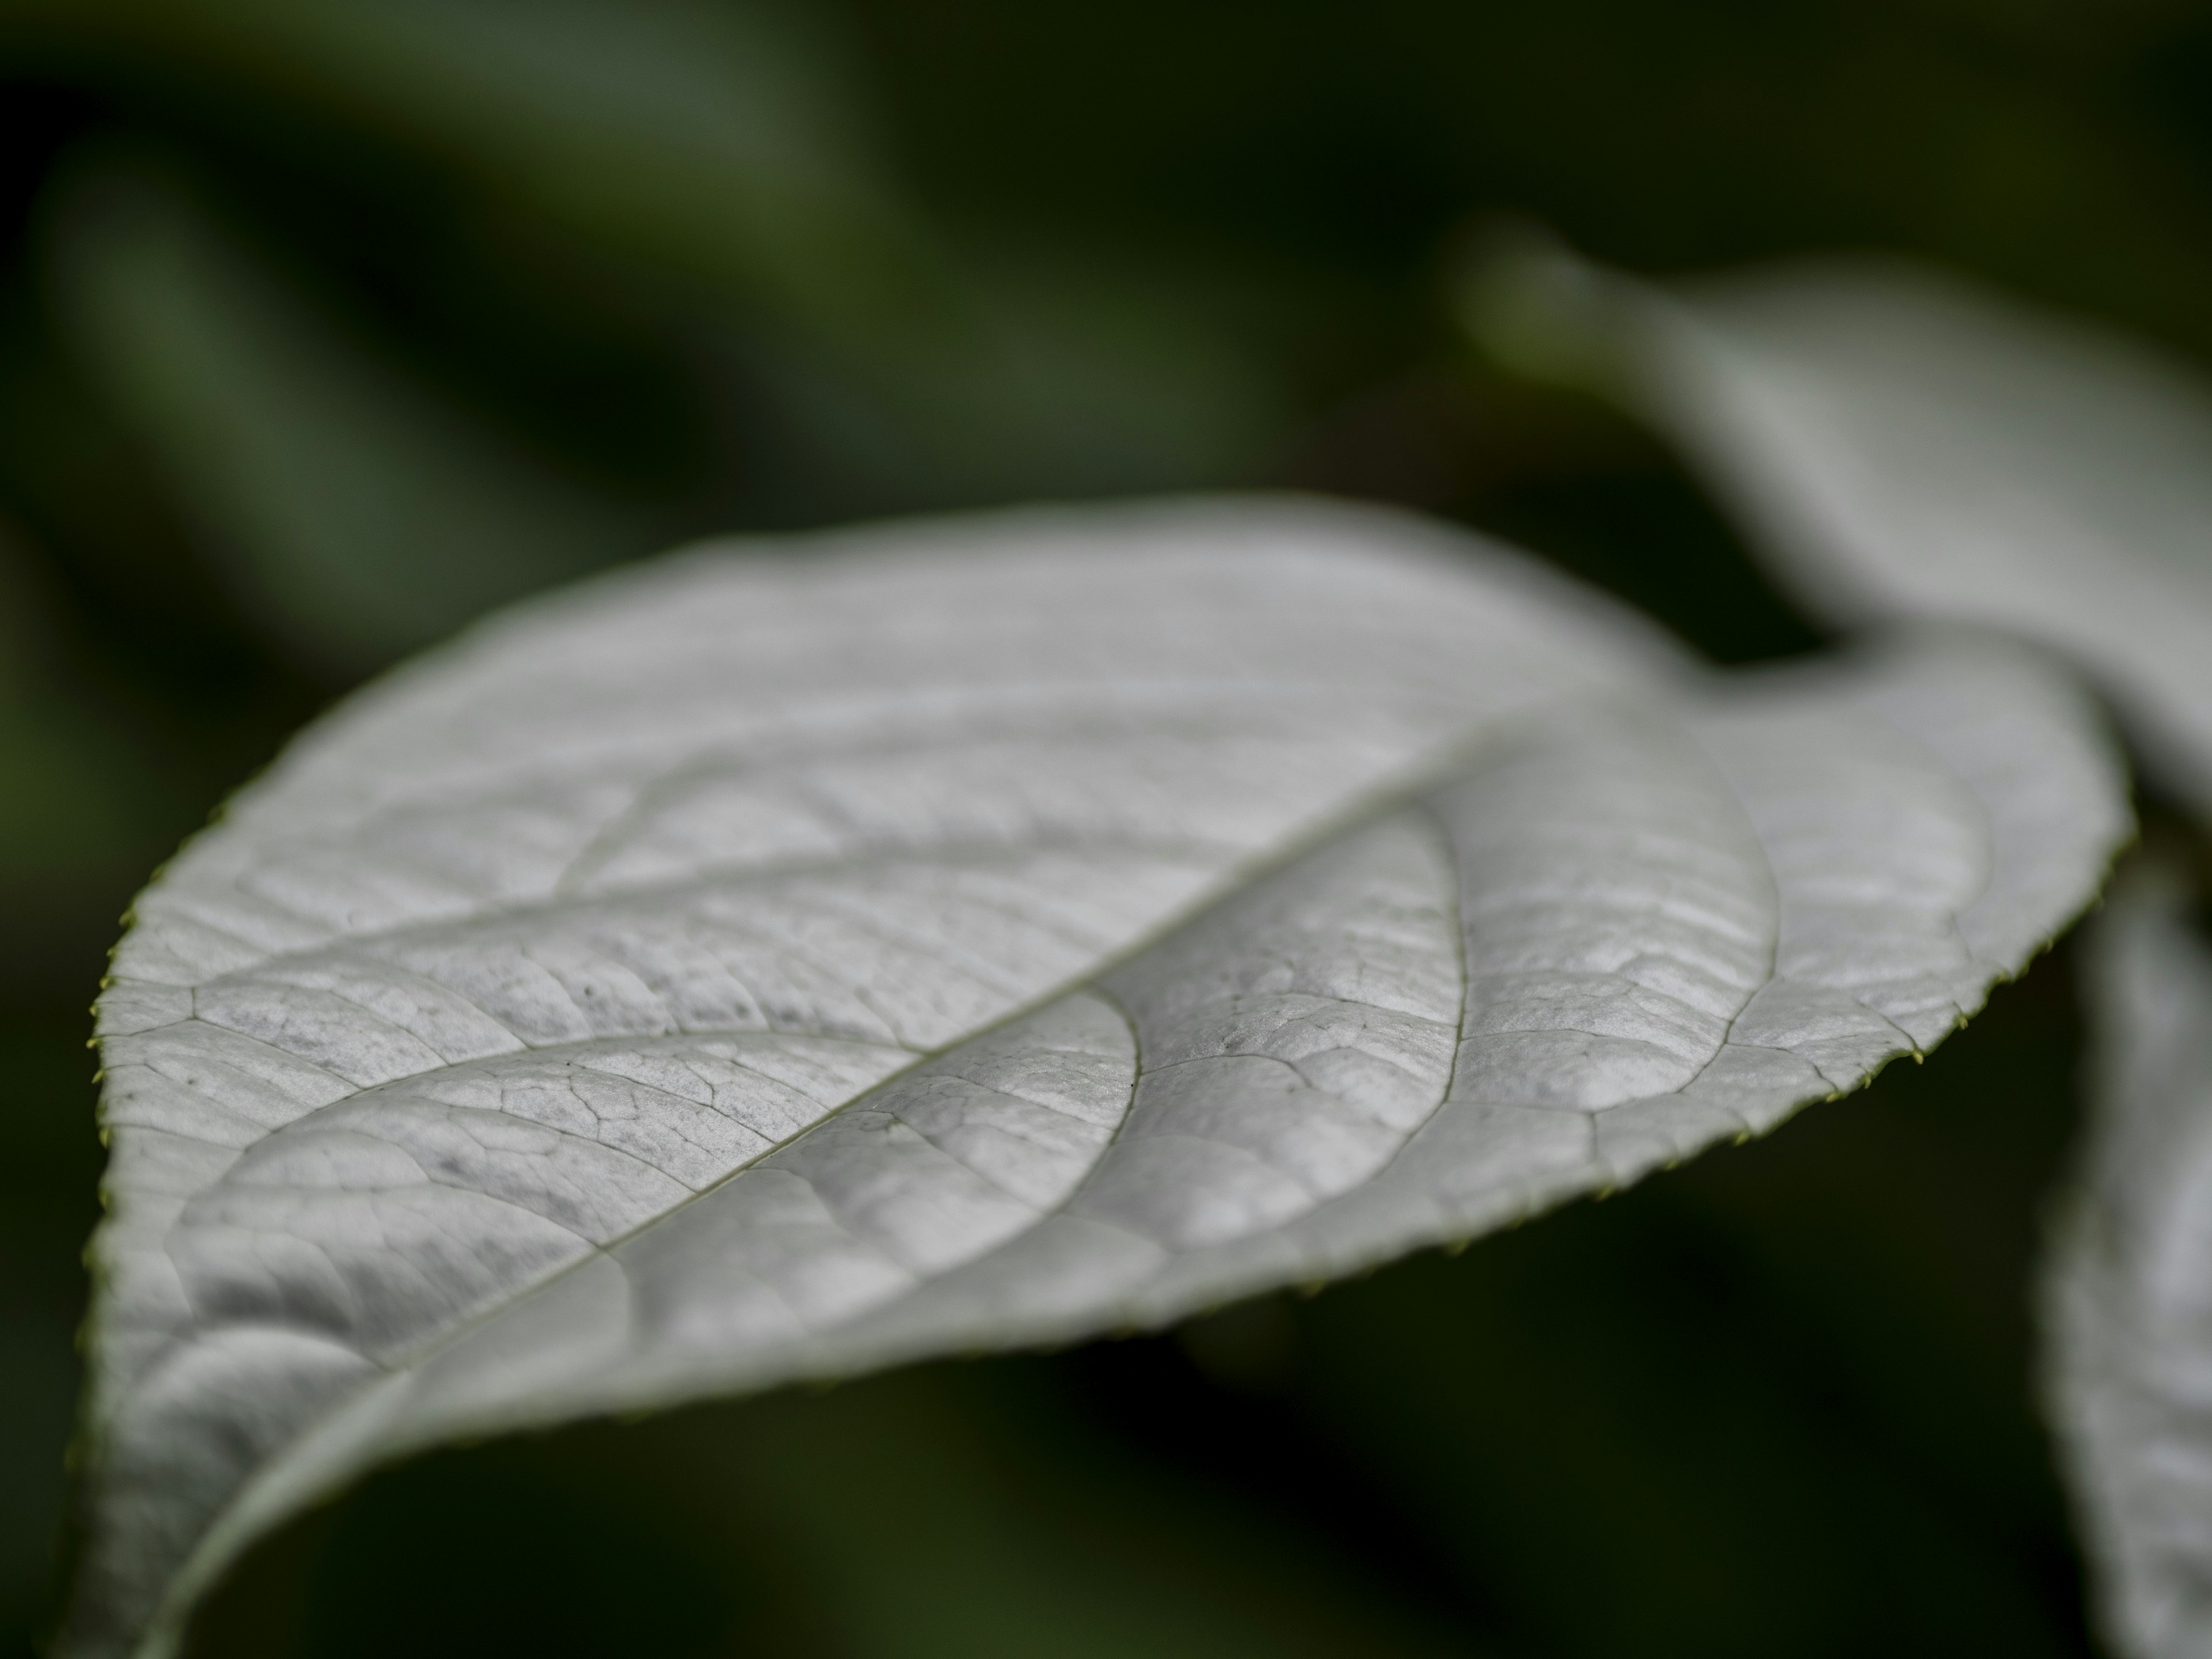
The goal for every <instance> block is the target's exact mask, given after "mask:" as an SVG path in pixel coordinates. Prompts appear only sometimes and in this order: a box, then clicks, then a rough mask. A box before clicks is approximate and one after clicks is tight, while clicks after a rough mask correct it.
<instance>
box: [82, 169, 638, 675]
mask: <svg viewBox="0 0 2212 1659" xmlns="http://www.w3.org/2000/svg"><path fill="white" fill-rule="evenodd" d="M49 235H50V238H51V246H50V249H49V258H50V262H51V271H52V286H53V292H54V296H55V301H56V304H57V306H58V309H59V310H60V312H61V314H62V315H63V316H64V319H66V321H67V323H68V325H69V326H70V334H71V338H72V339H73V341H74V342H75V343H76V349H77V350H78V351H79V353H80V354H81V356H82V360H83V361H84V362H85V363H86V364H87V366H88V368H89V369H90V371H91V372H92V374H94V377H95V379H96V381H97V383H98V384H99V385H100V387H101V388H102V389H103V390H104V392H106V396H107V398H108V399H109V401H110V403H111V405H112V407H113V408H114V409H115V410H116V411H117V412H118V414H119V415H120V416H122V418H123V419H124V421H125V423H126V424H127V425H128V426H129V427H130V428H131V429H132V430H133V432H134V433H135V434H136V435H137V437H138V438H139V440H140V441H141V442H142V443H143V446H144V447H145V448H146V449H147V450H148V451H149V453H151V454H152V456H153V457H154V459H155V463H156V465H158V466H159V467H160V468H161V471H162V473H163V474H164V476H165V477H166V478H167V482H168V483H169V485H170V487H171V489H173V491H174V493H175V495H176V498H177V499H178V500H179V501H180V502H181V503H182V505H183V507H184V509H185V513H186V514H187V517H188V519H189V521H190V522H191V526H192V527H193V529H194V530H195V531H196V532H197V536H198V538H199V539H200V540H201V541H202V542H203V543H204V546H205V549H206V551H207V553H208V555H209V556H210V557H211V558H213V559H214V560H216V562H217V563H218V565H219V567H220V568H222V571H223V573H224V574H225V575H226V576H227V577H228V580H230V582H231V583H232V584H233V585H234V586H235V588H236V589H237V591H238V592H239V593H240V596H241V598H242V599H243V600H244V601H245V602H246V605H247V606H248V608H249V609H251V610H252V611H256V612H257V613H258V614H259V615H260V616H261V617H262V618H263V619H264V622H265V623H267V624H268V625H269V626H270V628H271V629H274V630H275V632H276V636H277V638H278V639H279V640H280V641H282V642H283V644H285V645H286V646H287V647H289V648H291V649H294V650H295V651H297V652H299V653H301V654H303V655H305V656H306V657H307V659H309V660H311V661H313V662H317V663H319V664H324V665H332V666H334V667H335V668H336V669H337V670H339V671H347V672H354V671H360V670H361V669H363V668H367V667H370V666H374V665H377V664H379V663H381V662H383V661H385V660H387V659H390V658H391V657H392V656H395V655H398V654H399V653H403V652H404V651H406V650H407V649H409V648H410V647H414V646H417V645H420V644H422V643H424V642H425V641H428V640H431V639H434V638H435V637H437V636H438V635H441V634H444V633H446V632H447V631H449V630H450V629H453V628H454V627H456V626H457V625H459V623H464V622H466V621H468V620H469V619H470V618H471V617H474V616H476V615H477V614H478V613H479V612H481V611H484V610H486V609H488V608H489V607H490V606H491V605H495V604H497V603H499V602H500V601H501V600H504V599H512V598H513V597H515V596H517V595H518V594H520V593H524V592H529V591H531V590H532V589H534V588H537V587H540V586H544V585H546V584H547V583H550V582H552V581H556V580H560V579H562V578H563V577H567V576H571V575H574V574H577V573H579V572H580V571H583V570H586V569H588V568H592V567H593V566H595V565H598V564H601V563H605V562H607V561H609V560H611V559H613V558H617V557H619V556H623V555H624V554H627V553H632V552H635V551H638V550H641V549H642V548H644V547H645V546H647V545H650V544H651V542H652V540H653V538H654V536H655V534H656V532H657V531H658V529H659V526H658V525H657V524H656V522H655V515H654V514H653V513H652V512H651V511H649V510H648V509H647V508H645V507H640V506H637V505H635V504H632V503H630V502H627V501H623V500H621V499H619V498H617V497H614V496H612V495H609V494H607V493H605V492H603V491H594V490H592V489H589V488H588V487H586V485H584V484H583V483H580V482H578V481H577V480H576V479H575V478H574V477H572V476H571V474H570V472H569V471H567V470H564V469H563V468H562V467H560V466H559V465H556V464H555V463H554V462H552V461H551V460H550V459H545V458H543V457H540V456H538V455H536V454H533V453H530V452H528V451H526V449H524V448H523V447H520V445H519V444H517V443H515V442H514V441H512V440H510V439H508V438H507V437H505V436H504V435H501V434H500V433H498V432H497V431H495V429H493V428H490V427H489V426H488V425H486V424H485V423H483V422H480V421H478V420H476V419H474V418H472V417H471V416H469V415H468V414H467V413H465V412H464V411H463V410H460V409H459V408H458V407H457V406H455V405H453V404H451V403H449V402H447V401H444V400H442V399H441V398H440V397H439V396H438V394H437V393H435V392H433V391H432V390H431V389H430V388H429V387H428V386H425V385H423V384H422V383H421V382H419V381H418V380H415V379H413V378H412V377H410V376H409V375H408V374H405V373H404V371H403V370H402V369H401V368H398V366H397V365H395V364H394V363H393V362H392V361H390V360H389V359H388V357H386V356H382V355H380V354H378V353H376V352H375V351H374V350H373V349H370V348H369V347H368V345H367V344H366V343H362V342H361V341H358V340H356V339H355V338H352V337H349V335H348V334H347V332H346V331H344V330H343V328H342V327H341V326H340V325H338V324H337V322H336V321H335V320H334V319H332V318H331V317H330V316H329V315H327V314H326V313H324V312H323V311H322V310H321V309H319V307H317V306H316V305H315V304H314V303H313V301H311V300H309V299H308V298H307V296H306V295H303V294H301V293H300V292H299V291H298V290H297V289H295V288H294V287H293V286H292V285H290V284H289V283H287V282H286V280H285V278H284V277H283V275H282V274H281V272H280V271H279V270H278V269H277V268H276V267H275V266H274V265H272V264H270V263H269V262H267V261H265V260H263V259H261V258H258V257H257V256H256V255H255V253H254V252H252V248H251V245H250V244H248V243H247V242H246V241H245V240H243V239H242V238H241V237H240V235H238V234H236V233H234V232H233V231H231V230H230V229H229V228H228V227H226V226H225V224H224V223H223V222H222V220H221V219H219V218H217V217H216V216H215V215H213V214H212V213H210V211H209V210H206V209H205V208H204V207H203V206H202V205H200V204H199V203H198V202H197V200H196V199H195V198H194V197H193V195H192V193H191V191H190V190H189V189H188V188H186V187H185V186H184V185H182V184H181V183H180V182H179V180H178V179H176V178H175V177H174V176H173V175H171V174H169V173H167V172H165V170H164V169H162V168H161V167H160V166H158V165H157V164H155V163H153V162H151V161H149V160H147V159H145V158H144V157H143V156H139V155H125V154H118V153H114V152H105V153H100V154H94V155H84V156H82V157H80V158H78V160H77V161H76V165H75V167H73V169H72V170H71V171H70V173H68V174H67V175H66V177H65V179H64V182H63V183H62V184H61V185H58V189H57V193H56V199H55V200H54V201H53V203H52V204H51V218H50V221H49Z"/></svg>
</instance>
